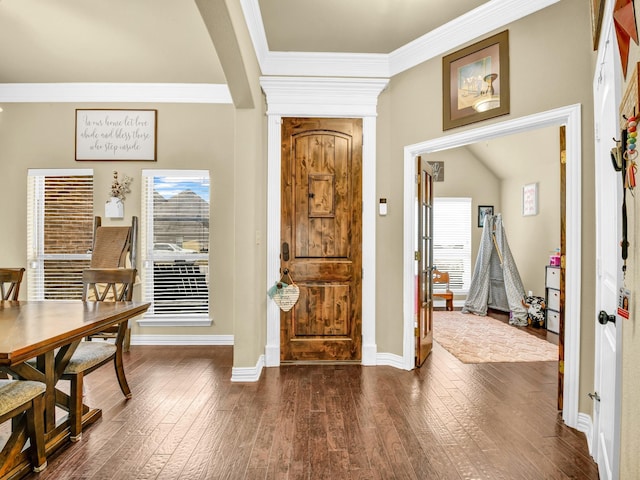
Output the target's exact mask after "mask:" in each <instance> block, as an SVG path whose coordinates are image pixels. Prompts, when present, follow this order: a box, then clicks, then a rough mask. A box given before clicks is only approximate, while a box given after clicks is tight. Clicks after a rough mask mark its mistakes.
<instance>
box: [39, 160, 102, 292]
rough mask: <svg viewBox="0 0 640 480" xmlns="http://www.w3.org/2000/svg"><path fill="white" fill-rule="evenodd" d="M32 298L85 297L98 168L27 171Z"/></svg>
mask: <svg viewBox="0 0 640 480" xmlns="http://www.w3.org/2000/svg"><path fill="white" fill-rule="evenodd" d="M27 195H28V198H27V261H28V265H29V268H28V271H27V272H28V273H27V275H28V286H29V287H28V293H27V295H28V299H29V300H63V299H80V298H82V270H83V269H85V268H87V267H88V266H89V263H90V260H91V255H90V254H89V253H88V251H89V250H90V249H91V245H92V242H93V170H90V169H74V170H40V169H31V170H29V171H28V187H27Z"/></svg>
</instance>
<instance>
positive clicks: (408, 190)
mask: <svg viewBox="0 0 640 480" xmlns="http://www.w3.org/2000/svg"><path fill="white" fill-rule="evenodd" d="M580 110H581V108H580V105H578V104H576V105H571V106H567V107H562V108H558V109H555V110H550V111H547V112H542V113H539V114H534V115H530V116H526V117H522V118H518V119H514V120H507V121H504V122H499V123H495V124H492V125H488V126H484V127H480V128H477V129H472V130H467V131H464V132H460V133H456V134H452V135H448V136H445V137H440V138H437V139H433V140H427V141H425V142H421V143H417V144H413V145H409V146H406V147H405V149H404V256H403V258H404V265H403V269H404V273H403V283H404V288H403V312H404V314H403V315H404V338H403V361H404V364H405V368H407V369H410V368H411V367H412V364H413V362H414V352H415V344H414V342H415V337H414V335H413V332H414V315H413V310H414V308H413V306H414V305H415V288H413V286H412V285H413V281H414V280H413V273H414V265H413V262H414V260H413V248H414V238H415V235H416V232H415V228H416V227H415V225H414V221H413V219H414V218H415V212H414V209H415V195H416V190H415V189H416V187H415V177H414V174H415V157H416V156H418V155H427V156H428V154H429V153H433V152H437V151H441V150H447V149H451V148H456V147H461V146H465V145H469V144H472V143H475V142H478V141H482V140H487V139H492V138H498V137H502V136H506V135H512V134H514V133H521V132H526V131H529V130H534V129H538V128H543V127H550V126H563V125H564V126H565V127H566V139H567V145H566V271H565V272H566V273H565V279H566V282H565V330H564V345H565V364H564V382H563V383H564V385H563V387H564V388H563V390H564V405H563V409H562V417H563V420H564V422H565V423H566V424H567V425H568V426H570V427H573V428H578V394H579V392H578V380H579V363H580V356H579V341H580V288H581V278H580V274H581V260H582V253H581V244H580V238H581V210H582V207H581V119H580Z"/></svg>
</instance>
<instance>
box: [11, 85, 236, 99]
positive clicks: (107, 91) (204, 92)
mask: <svg viewBox="0 0 640 480" xmlns="http://www.w3.org/2000/svg"><path fill="white" fill-rule="evenodd" d="M0 102H3V103H29V102H44V103H49V102H69V103H82V102H134V103H219V104H231V103H233V102H232V100H231V94H230V93H229V88H228V87H227V86H226V85H225V84H212V83H211V84H210V83H3V84H0Z"/></svg>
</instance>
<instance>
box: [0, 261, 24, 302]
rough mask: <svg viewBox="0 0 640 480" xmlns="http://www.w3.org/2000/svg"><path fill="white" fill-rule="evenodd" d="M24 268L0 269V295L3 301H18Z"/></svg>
mask: <svg viewBox="0 0 640 480" xmlns="http://www.w3.org/2000/svg"><path fill="white" fill-rule="evenodd" d="M23 275H24V268H0V295H2V300H18V294H19V293H20V284H21V283H22V277H23Z"/></svg>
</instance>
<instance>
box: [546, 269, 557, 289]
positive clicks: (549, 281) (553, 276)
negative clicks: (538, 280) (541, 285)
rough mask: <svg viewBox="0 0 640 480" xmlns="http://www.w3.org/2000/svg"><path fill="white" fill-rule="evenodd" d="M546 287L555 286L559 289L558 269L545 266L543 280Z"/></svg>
mask: <svg viewBox="0 0 640 480" xmlns="http://www.w3.org/2000/svg"><path fill="white" fill-rule="evenodd" d="M545 286H546V287H547V288H555V289H556V290H560V269H559V268H549V267H547V278H546V280H545Z"/></svg>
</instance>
